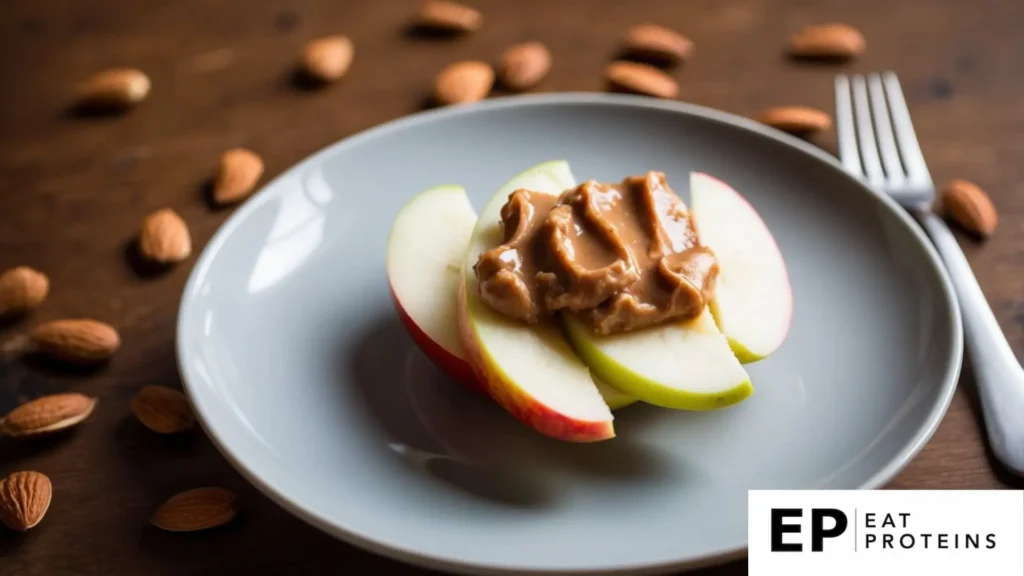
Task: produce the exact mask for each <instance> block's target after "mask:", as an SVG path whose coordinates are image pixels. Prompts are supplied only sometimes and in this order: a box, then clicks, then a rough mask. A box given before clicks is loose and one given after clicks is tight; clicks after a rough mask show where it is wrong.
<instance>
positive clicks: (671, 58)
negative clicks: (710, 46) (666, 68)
mask: <svg viewBox="0 0 1024 576" xmlns="http://www.w3.org/2000/svg"><path fill="white" fill-rule="evenodd" d="M622 44H623V51H624V52H625V53H626V54H627V55H629V56H631V57H634V58H639V59H643V60H653V61H657V62H665V63H676V62H679V61H681V60H686V59H687V58H689V57H690V55H691V54H693V42H692V41H691V40H690V39H689V38H687V37H686V36H683V35H682V34H680V33H678V32H676V31H675V30H670V29H668V28H665V27H664V26H658V25H657V24H639V25H637V26H633V27H631V28H630V29H629V30H627V31H626V37H625V38H624V39H623V43H622Z"/></svg>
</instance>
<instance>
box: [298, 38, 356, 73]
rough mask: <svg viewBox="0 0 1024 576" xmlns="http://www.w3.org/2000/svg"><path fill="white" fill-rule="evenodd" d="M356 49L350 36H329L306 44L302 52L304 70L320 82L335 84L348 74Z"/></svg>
mask: <svg viewBox="0 0 1024 576" xmlns="http://www.w3.org/2000/svg"><path fill="white" fill-rule="evenodd" d="M354 55H355V48H354V47H353V45H352V40H351V39H349V37H348V36H341V35H338V36H327V37H326V38H319V39H317V40H313V41H311V42H310V43H309V44H306V48H305V49H304V50H303V51H302V69H303V70H304V71H305V72H306V74H307V75H308V76H309V77H310V78H313V79H315V80H319V81H320V82H333V81H335V80H338V79H339V78H341V77H342V76H344V75H345V73H346V72H348V69H349V66H351V65H352V57H353V56H354Z"/></svg>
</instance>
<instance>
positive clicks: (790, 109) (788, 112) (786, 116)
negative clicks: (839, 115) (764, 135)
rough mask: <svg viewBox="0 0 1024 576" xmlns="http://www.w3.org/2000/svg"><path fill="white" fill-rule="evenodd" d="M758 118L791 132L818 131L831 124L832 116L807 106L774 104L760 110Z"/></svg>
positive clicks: (774, 126)
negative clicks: (774, 105)
mask: <svg viewBox="0 0 1024 576" xmlns="http://www.w3.org/2000/svg"><path fill="white" fill-rule="evenodd" d="M758 120H759V121H760V122H761V123H763V124H767V125H769V126H771V127H773V128H778V129H779V130H782V131H783V132H790V133H793V134H810V133H813V132H820V131H822V130H827V129H828V128H829V126H831V125H832V118H831V117H830V116H829V115H828V113H827V112H822V111H821V110H818V109H816V108H809V107H807V106H776V107H775V108H769V109H767V110H765V111H763V112H761V115H760V116H759V117H758Z"/></svg>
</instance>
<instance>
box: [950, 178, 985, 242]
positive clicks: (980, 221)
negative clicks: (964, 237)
mask: <svg viewBox="0 0 1024 576" xmlns="http://www.w3.org/2000/svg"><path fill="white" fill-rule="evenodd" d="M940 203H941V205H942V212H943V215H945V216H946V217H948V218H950V219H951V220H953V221H954V222H956V223H957V224H959V225H960V226H961V227H963V228H964V229H965V230H967V231H968V232H971V233H973V234H976V235H977V236H979V237H981V238H988V237H989V236H991V235H992V233H993V232H995V230H996V224H997V223H998V222H999V214H998V213H997V212H996V207H995V206H993V205H992V200H991V199H989V197H988V194H985V191H984V190H982V189H981V188H979V187H978V185H977V184H974V183H973V182H968V181H967V180H950V181H949V183H948V184H946V187H945V188H943V190H942V197H941V200H940Z"/></svg>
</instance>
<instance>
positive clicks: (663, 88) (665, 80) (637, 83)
mask: <svg viewBox="0 0 1024 576" xmlns="http://www.w3.org/2000/svg"><path fill="white" fill-rule="evenodd" d="M604 75H605V79H606V80H607V81H608V86H609V88H610V89H612V90H615V91H621V92H632V93H634V94H643V95H645V96H654V97H656V98H675V97H676V95H678V94H679V84H678V83H676V81H675V80H674V79H672V77H671V76H669V75H668V74H666V73H664V72H662V71H661V70H659V69H657V68H655V67H654V66H648V65H647V64H638V63H636V62H612V63H611V64H609V65H608V67H607V68H605V72H604Z"/></svg>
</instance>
